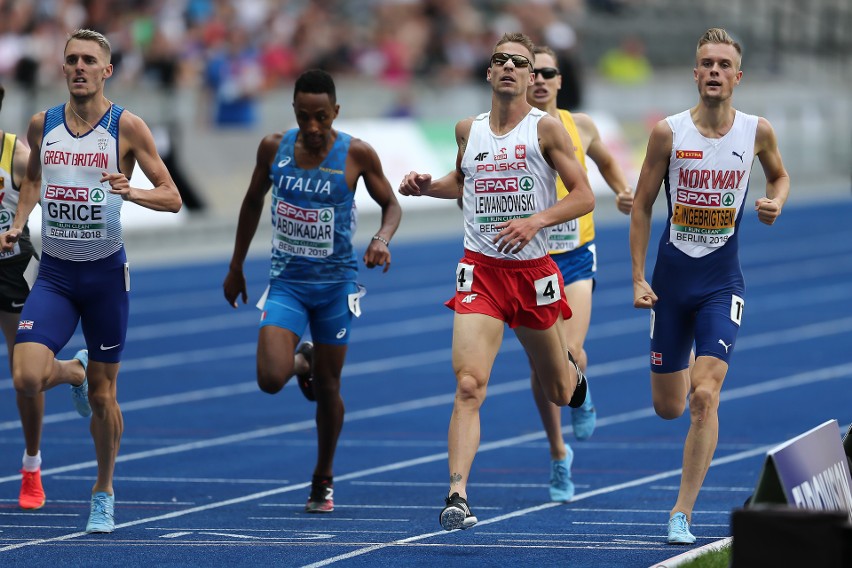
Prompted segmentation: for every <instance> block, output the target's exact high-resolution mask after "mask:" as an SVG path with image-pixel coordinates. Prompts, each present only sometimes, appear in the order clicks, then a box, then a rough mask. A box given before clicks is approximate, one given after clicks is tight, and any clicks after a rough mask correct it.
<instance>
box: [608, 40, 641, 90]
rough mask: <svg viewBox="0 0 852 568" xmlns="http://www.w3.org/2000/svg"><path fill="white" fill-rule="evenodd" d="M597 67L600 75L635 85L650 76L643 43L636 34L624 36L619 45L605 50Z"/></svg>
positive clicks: (614, 80) (617, 81) (616, 81)
mask: <svg viewBox="0 0 852 568" xmlns="http://www.w3.org/2000/svg"><path fill="white" fill-rule="evenodd" d="M599 67H600V72H601V75H603V76H604V77H606V78H607V79H609V80H610V81H613V82H615V83H622V84H625V85H637V84H639V83H644V82H645V81H647V80H648V79H650V78H651V63H650V62H649V61H648V58H647V57H645V43H644V42H643V41H642V39H641V38H639V37H636V36H630V37H626V38H624V40H623V41H622V42H621V45H620V46H618V47H616V48H614V49H610V50H609V51H607V52H606V53H605V54H604V56H603V57H602V58H601V61H600V66H599Z"/></svg>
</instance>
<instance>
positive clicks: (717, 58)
mask: <svg viewBox="0 0 852 568" xmlns="http://www.w3.org/2000/svg"><path fill="white" fill-rule="evenodd" d="M741 61H742V49H741V48H740V45H739V44H738V43H737V42H735V41H734V40H733V39H732V38H731V37H730V35H729V34H728V33H727V32H726V31H725V30H723V29H720V28H711V29H709V30H707V32H705V33H704V35H703V36H702V37H701V39H700V40H699V41H698V46H697V48H696V53H695V62H696V65H695V69H694V71H693V76H694V78H695V82H696V84H697V87H698V94H699V102H698V105H697V106H695V107H693V108H692V109H690V110H687V111H684V112H682V113H680V114H677V115H674V116H670V117H668V118H666V119H665V120H662V121H660V122H659V123H658V124H657V125H656V126H655V127H654V130H653V131H652V132H651V137H650V140H649V141H648V152H647V154H646V156H645V162H644V163H643V165H642V172H641V174H640V176H639V182H638V183H637V185H636V196H635V199H634V202H633V211H632V213H631V224H630V255H631V259H632V265H633V305H634V306H635V307H637V308H642V309H650V310H651V347H650V351H651V353H650V365H651V396H652V400H653V402H654V409H655V410H656V412H657V414H658V415H659V416H660V417H662V418H665V419H668V420H671V419H674V418H678V417H679V416H681V415H682V414H683V412H684V410H685V409H686V404H687V400H688V401H689V414H690V426H689V432H688V434H687V436H686V442H685V444H684V452H683V473H682V475H681V481H680V490H679V492H678V496H677V501H676V502H675V505H674V507H672V509H671V511H670V517H669V524H668V535H667V539H666V540H667V542H668V543H669V544H693V543H694V542H695V536H694V535H693V534H692V533H691V532H690V523H691V522H692V511H693V508H694V506H695V501H696V499H697V498H698V493H699V491H700V489H701V485H702V483H703V482H704V477H705V475H706V474H707V469H708V468H709V467H710V462H711V460H712V459H713V454H714V452H715V450H716V441H717V440H718V436H719V416H718V407H719V399H720V393H721V390H722V384H723V382H724V380H725V376H726V374H727V372H728V362H729V361H730V357H731V354H732V353H733V350H734V345H735V342H736V337H737V332H738V331H739V328H740V324H741V322H742V319H743V307H744V304H745V300H744V298H745V284H744V282H743V275H742V270H741V269H740V261H739V256H738V251H737V244H738V240H739V224H740V220H741V219H742V215H743V207H744V206H745V199H746V193H747V191H748V180H749V174H750V172H751V167H752V162H753V161H754V158H755V157H757V158H758V159H759V160H760V164H761V166H763V171H764V173H765V174H766V196H765V197H760V198H758V199H757V200H756V201H755V204H754V208H755V211H756V212H757V218H758V220H759V221H760V222H762V223H765V224H767V225H772V224H773V223H774V222H775V220H776V219H777V218H778V216H779V215H780V214H781V210H782V208H783V207H784V203H785V202H786V200H787V196H788V194H789V191H790V178H789V176H788V175H787V171H786V170H785V169H784V165H783V163H782V160H781V153H780V152H779V151H778V142H777V140H776V137H775V132H774V130H773V129H772V126H771V125H770V124H769V122H768V121H767V120H766V119H764V118H760V117H757V116H751V115H747V114H745V113H741V112H739V111H737V110H736V109H734V108H733V104H732V100H731V99H732V96H733V91H734V88H735V87H736V86H737V85H738V84H739V82H740V79H741V78H742V71H741V70H740V63H741ZM661 185H664V186H665V192H666V201H667V204H668V222H667V224H666V230H665V231H664V233H663V235H662V238H661V239H660V245H659V249H658V252H657V260H656V264H655V266H654V276H653V280H652V285H649V284H648V282H647V281H646V280H645V260H646V256H647V251H648V241H649V239H650V232H651V212H652V209H653V205H654V201H656V198H657V196H658V194H659V191H660V186H661ZM693 347H694V357H693V356H692V355H691V353H690V352H691V350H692V349H693Z"/></svg>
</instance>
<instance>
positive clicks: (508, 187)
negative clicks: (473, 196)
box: [473, 177, 520, 193]
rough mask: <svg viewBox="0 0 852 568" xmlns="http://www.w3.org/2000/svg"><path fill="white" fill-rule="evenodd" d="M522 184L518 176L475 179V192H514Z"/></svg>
mask: <svg viewBox="0 0 852 568" xmlns="http://www.w3.org/2000/svg"><path fill="white" fill-rule="evenodd" d="M519 188H520V184H519V183H518V178H514V177H513V178H489V179H475V180H473V191H474V192H475V193H514V192H516V191H518V189H519Z"/></svg>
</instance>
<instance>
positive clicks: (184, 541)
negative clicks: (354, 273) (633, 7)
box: [0, 200, 852, 568]
mask: <svg viewBox="0 0 852 568" xmlns="http://www.w3.org/2000/svg"><path fill="white" fill-rule="evenodd" d="M850 218H852V204H850V202H849V201H848V200H844V201H835V202H830V203H823V204H819V205H813V206H795V207H794V206H793V205H790V206H788V208H787V209H786V210H785V212H784V214H783V215H782V217H781V219H780V220H779V222H778V224H777V225H776V226H774V227H771V228H770V227H766V226H763V225H761V224H759V223H758V222H757V220H756V218H755V217H754V215H753V214H751V212H747V213H746V218H745V219H744V220H743V226H742V230H743V233H744V234H743V235H742V237H743V238H742V251H741V258H742V262H743V267H744V270H745V273H746V282H747V285H748V291H747V297H746V311H745V318H744V323H743V328H742V330H741V333H740V338H739V342H738V344H737V351H736V354H735V356H734V359H733V362H732V368H731V372H730V373H729V375H728V379H727V381H726V385H725V389H724V391H723V403H722V405H721V410H720V421H721V432H720V439H719V446H718V450H717V452H716V460H715V461H714V463H713V467H712V468H711V469H710V472H709V474H708V477H707V480H706V482H705V485H704V488H703V490H702V493H701V495H700V497H699V500H698V503H697V507H696V512H695V515H694V521H695V525H694V528H693V532H694V533H695V534H696V535H697V536H698V543H697V545H704V544H707V543H709V542H712V541H715V540H718V539H720V538H723V537H725V536H728V535H729V533H730V530H729V523H730V513H731V511H732V510H733V509H734V508H736V507H738V506H740V505H741V504H742V503H743V501H744V500H745V499H746V497H747V496H748V495H749V494H750V492H751V491H752V489H753V488H754V485H755V482H756V480H757V476H758V473H759V471H760V468H761V465H762V458H763V455H764V454H765V451H766V450H767V449H768V448H769V447H772V446H773V445H775V444H778V443H780V442H783V441H785V440H787V439H789V438H791V437H793V436H795V435H798V434H800V433H802V432H804V431H806V430H808V429H810V428H812V427H814V426H816V425H818V424H821V423H822V422H824V421H825V420H828V419H832V418H835V419H837V420H838V421H839V422H840V425H841V427H842V428H844V429H845V426H846V425H847V424H848V423H849V422H850V420H852V410H850V404H849V401H850V395H849V392H850V387H852V353H850V351H849V349H848V346H849V345H850V344H851V343H852V310H850V309H849V305H850V300H852V286H851V285H850V278H851V277H852V224H850V222H849V219H850ZM660 230H661V225H659V224H657V225H655V232H654V235H653V236H652V242H653V243H656V241H657V238H658V235H659V231H660ZM627 234H628V229H627V223H626V220H625V219H621V220H620V221H619V222H618V223H616V224H610V225H608V226H601V227H599V228H598V238H597V243H598V252H599V277H598V285H597V290H596V292H595V295H594V313H593V321H592V329H591V333H590V334H589V339H588V343H587V350H588V352H589V358H590V361H591V364H590V368H589V373H588V374H589V376H590V384H591V388H592V391H593V394H594V398H595V402H596V404H597V407H598V411H599V420H598V429H597V431H596V433H595V435H594V436H593V437H592V439H591V440H589V441H587V442H582V443H575V442H574V440H573V437H572V436H571V431H570V415H569V413H568V412H565V414H564V418H565V419H566V421H565V423H566V428H565V432H566V436H567V439H568V440H569V441H570V442H571V444H572V445H573V447H574V449H575V452H576V456H575V461H574V467H573V476H574V480H575V482H576V484H577V496H576V497H575V499H574V501H573V502H571V503H570V504H566V505H562V504H554V503H550V502H548V501H547V478H548V472H549V457H548V452H547V445H546V443H545V440H544V435H543V434H542V432H541V429H540V425H539V421H538V417H537V414H536V411H535V407H534V404H533V402H532V398H531V396H530V394H529V387H528V379H527V369H526V363H525V357H524V356H523V354H522V353H521V350H520V347H519V345H518V343H517V341H516V340H515V338H514V335H512V334H511V333H507V335H506V338H505V340H504V344H503V348H502V350H501V352H500V355H499V356H498V361H497V365H496V366H495V371H494V374H493V377H492V380H491V385H490V388H489V391H488V398H487V400H486V403H485V406H484V408H483V413H482V445H481V447H480V450H479V453H478V455H477V458H476V461H475V462H474V467H473V471H472V473H471V480H472V483H471V484H470V486H469V496H470V502H471V505H472V507H473V510H474V512H475V513H476V514H477V516H478V517H479V519H480V523H479V524H478V525H477V526H476V527H475V528H473V529H472V530H468V531H463V532H462V531H456V532H453V533H446V532H444V531H442V530H440V527H439V525H438V512H439V511H440V509H441V506H442V498H443V496H444V494H445V490H446V479H447V465H446V430H447V424H448V420H449V414H450V410H451V408H452V399H453V392H454V379H453V376H452V373H451V370H450V339H451V325H452V317H451V312H450V311H449V310H447V309H446V308H444V307H443V306H442V302H443V300H445V299H446V298H448V297H449V296H450V295H451V293H452V290H453V272H454V267H455V262H456V261H457V259H458V257H459V255H460V252H461V250H460V246H461V245H460V239H459V238H458V237H456V236H454V237H452V238H444V239H443V240H433V241H429V242H421V243H419V244H414V243H411V242H409V243H405V242H399V243H394V246H393V254H394V257H393V258H394V263H393V268H392V269H391V271H390V272H389V273H387V274H381V273H380V272H376V271H368V270H366V269H364V270H362V273H361V276H362V282H363V283H364V284H366V285H367V287H368V289H369V293H368V295H367V296H366V297H365V298H364V299H363V303H362V307H363V309H364V315H363V316H362V317H361V318H360V320H359V321H357V323H356V326H355V329H354V333H353V341H352V344H351V349H350V351H349V357H348V364H347V366H346V368H345V369H344V381H343V384H344V387H343V390H344V392H343V394H344V399H345V401H346V405H347V415H346V424H345V426H344V431H343V435H342V437H341V441H340V446H339V448H338V453H337V459H336V466H335V468H336V477H335V491H336V492H335V502H336V510H335V512H334V513H333V514H331V515H324V516H321V515H306V514H305V513H303V512H302V509H303V505H304V501H305V499H306V497H307V493H308V485H309V480H310V474H311V471H312V468H313V464H314V460H315V435H314V431H313V430H314V427H313V407H312V406H311V404H309V403H308V402H307V401H305V400H304V399H303V398H302V396H301V394H300V392H299V390H298V389H297V388H296V386H295V384H290V385H288V386H287V388H285V389H284V391H282V392H281V393H279V394H278V395H276V396H268V395H264V394H262V393H260V392H259V391H258V390H257V388H256V386H255V383H254V354H255V339H256V335H257V330H256V322H257V319H258V314H259V312H258V311H257V310H255V309H254V308H252V307H251V304H253V301H255V300H256V299H257V297H258V295H259V293H260V292H261V291H262V289H263V287H264V280H265V276H264V275H265V270H266V265H267V261H266V259H263V258H261V259H254V260H251V261H249V263H248V264H247V266H246V273H247V275H249V278H250V283H249V286H250V288H249V289H250V295H251V298H250V305H249V306H241V307H240V309H239V310H236V311H234V310H232V309H231V308H229V307H228V306H227V305H226V303H225V301H224V299H223V297H222V293H221V282H222V279H223V277H224V275H225V269H226V266H227V258H228V254H229V251H223V253H222V255H221V258H219V259H217V260H215V261H209V262H204V263H203V264H187V265H182V266H179V267H175V266H174V263H170V264H169V266H168V267H166V266H165V265H164V266H161V267H149V268H145V269H137V270H136V271H135V273H134V281H133V287H134V291H133V298H132V315H131V329H130V333H129V342H128V343H129V346H128V349H127V350H126V351H125V360H124V364H123V368H122V374H121V378H120V381H119V385H120V388H119V400H120V402H121V404H122V409H123V412H124V417H125V428H126V430H125V433H124V438H123V443H122V447H121V453H120V457H119V463H118V465H117V468H116V480H115V487H116V495H117V503H116V512H117V523H118V525H117V529H116V532H115V533H113V534H112V535H84V534H82V532H81V531H82V529H83V527H84V526H85V522H86V518H87V514H88V494H89V490H90V488H91V485H92V483H93V480H94V474H95V467H94V462H93V460H94V452H93V449H92V443H91V439H90V437H89V434H88V424H87V421H86V420H83V419H81V418H79V417H78V416H77V415H76V414H75V413H74V411H73V408H72V406H71V404H70V400H69V395H68V392H67V389H64V388H60V389H54V390H53V391H50V392H49V393H48V397H47V407H48V409H47V416H46V419H45V426H44V442H43V447H42V452H43V456H44V464H43V476H44V485H45V490H46V492H47V496H48V501H47V504H46V505H45V507H44V508H42V509H41V510H39V511H33V512H25V511H22V510H20V509H18V507H17V500H16V499H17V492H18V488H19V484H20V481H19V479H20V476H19V475H18V474H17V471H18V470H19V469H20V459H21V453H22V451H23V441H22V437H21V434H20V426H19V424H18V419H17V411H16V408H15V403H14V398H15V397H14V391H13V389H12V385H11V380H10V379H8V378H6V379H0V389H2V392H3V394H4V395H5V396H3V397H2V398H0V401H2V402H0V404H2V406H0V443H2V454H1V455H2V456H3V458H2V461H0V464H2V468H0V487H2V488H3V491H2V493H0V565H2V566H27V567H33V566H54V567H55V566H65V565H73V566H104V565H118V564H120V565H122V566H123V567H124V568H137V567H146V568H147V567H151V566H157V567H167V566H233V567H241V566H246V567H249V566H251V567H255V566H263V565H274V566H376V565H380V564H382V563H385V564H389V563H392V564H393V565H399V566H407V567H408V566H435V565H447V566H477V567H480V566H518V565H526V566H541V565H546V564H550V565H554V564H555V565H570V566H572V567H585V566H589V567H592V566H594V567H599V566H619V567H621V566H630V567H633V566H635V567H646V566H650V565H652V564H653V563H655V562H659V561H662V560H663V559H665V558H668V557H671V556H674V555H676V554H678V553H680V552H683V551H684V549H683V548H673V547H670V546H667V545H665V544H664V535H665V524H666V521H667V518H668V511H669V508H670V507H671V505H672V503H673V502H674V499H675V495H676V491H677V484H678V479H679V473H680V472H679V468H680V463H681V447H682V443H683V438H684V436H685V433H686V429H687V426H688V417H686V416H684V417H682V418H681V419H679V420H675V421H670V422H667V421H664V420H661V419H659V418H657V417H656V416H655V415H654V412H653V410H652V409H651V406H650V396H649V387H648V369H647V335H648V315H647V312H640V311H638V310H634V309H633V308H632V287H631V282H630V266H629V256H628V255H629V252H628V248H627ZM655 246H656V245H654V247H653V248H655ZM362 248H363V247H362ZM81 346H82V337H81V336H80V335H79V334H78V335H75V337H74V338H73V339H72V341H71V342H70V344H69V346H68V347H67V349H66V351H65V352H63V354H62V355H63V356H70V355H71V354H73V352H74V351H75V350H76V349H78V348H79V347H81ZM6 365H7V362H6V361H5V360H4V361H2V362H0V368H5V366H6ZM3 474H5V475H3Z"/></svg>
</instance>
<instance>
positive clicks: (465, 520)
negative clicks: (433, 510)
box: [441, 493, 479, 531]
mask: <svg viewBox="0 0 852 568" xmlns="http://www.w3.org/2000/svg"><path fill="white" fill-rule="evenodd" d="M445 501H446V504H447V506H446V507H444V509H443V510H442V511H441V526H442V527H443V528H444V530H445V531H452V530H455V529H462V530H464V529H469V528H470V527H472V526H473V525H475V524H476V523H477V522H479V519H477V518H476V517H475V516H474V514H473V513H472V512H471V511H470V507H468V505H467V500H466V499H465V498H464V497H460V496H459V494H458V493H453V494H452V495H450V496H449V497H447V498H446V500H445Z"/></svg>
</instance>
